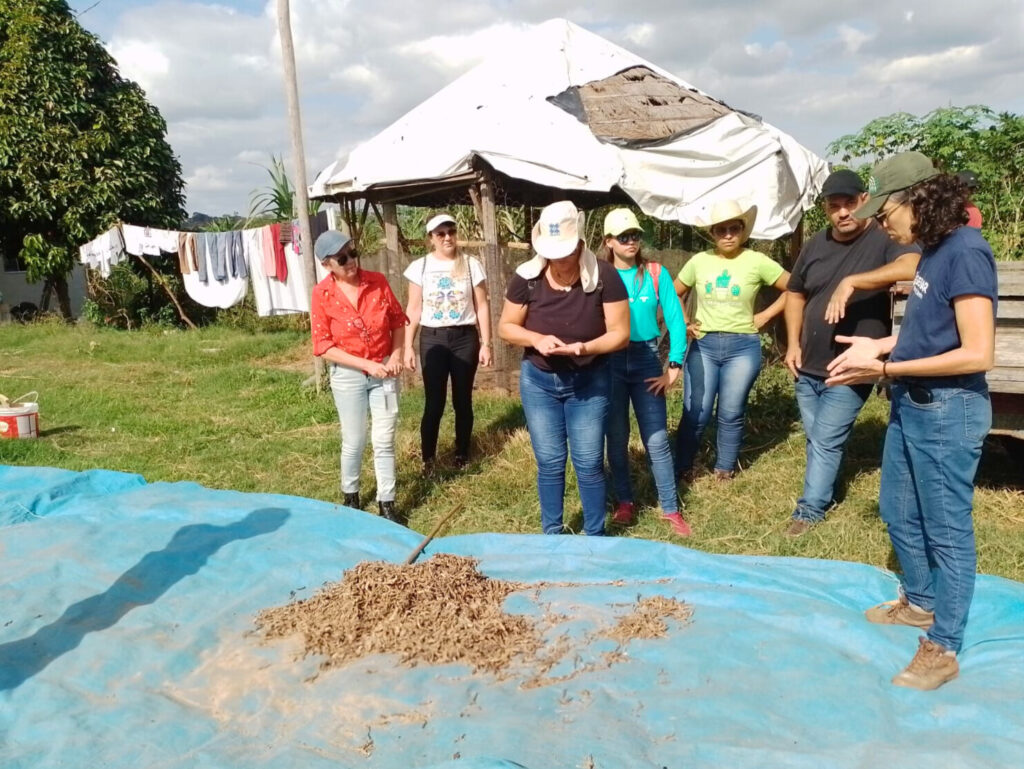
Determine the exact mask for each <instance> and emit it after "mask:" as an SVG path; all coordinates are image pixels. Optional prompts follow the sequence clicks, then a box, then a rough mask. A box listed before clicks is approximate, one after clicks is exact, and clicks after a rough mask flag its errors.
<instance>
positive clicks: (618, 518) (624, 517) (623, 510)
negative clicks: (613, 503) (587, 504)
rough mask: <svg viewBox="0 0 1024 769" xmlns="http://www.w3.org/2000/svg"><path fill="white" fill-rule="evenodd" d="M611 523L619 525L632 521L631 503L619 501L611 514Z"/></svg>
mask: <svg viewBox="0 0 1024 769" xmlns="http://www.w3.org/2000/svg"><path fill="white" fill-rule="evenodd" d="M612 523H616V524H618V525H619V526H629V525H630V524H631V523H633V503H632V502H619V506H618V507H617V508H615V512H614V513H613V514H612Z"/></svg>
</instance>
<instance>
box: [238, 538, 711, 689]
mask: <svg viewBox="0 0 1024 769" xmlns="http://www.w3.org/2000/svg"><path fill="white" fill-rule="evenodd" d="M477 563H478V562H477V561H476V559H473V558H466V557H463V556H456V555H450V554H443V553H442V554H437V555H434V556H433V557H431V558H430V559H428V560H426V561H423V562H421V563H418V564H413V565H410V566H407V565H404V564H394V563H386V562H381V561H372V562H371V561H367V562H363V563H360V564H358V565H356V566H355V567H353V568H352V569H349V570H348V571H346V572H345V574H344V576H343V579H342V580H341V582H337V583H333V584H330V585H327V586H326V587H325V588H324V589H322V590H321V591H319V592H318V593H317V594H316V595H314V596H312V597H311V598H308V599H306V600H302V601H296V602H294V603H291V604H288V605H287V606H282V607H277V608H273V609H267V610H265V611H262V612H260V614H259V615H258V616H257V618H256V624H257V626H258V627H259V628H260V629H261V630H262V632H263V634H264V635H265V637H266V638H268V639H275V638H283V637H289V636H298V637H300V638H301V640H302V643H303V648H304V653H305V654H306V655H309V654H314V655H319V656H321V657H322V659H323V661H322V663H321V669H329V668H336V667H341V666H344V665H346V664H348V663H351V662H354V661H356V660H359V659H362V658H364V657H368V656H370V655H377V654H394V655H397V657H398V660H399V662H400V663H401V664H403V665H407V666H410V667H413V666H416V665H418V664H428V665H439V664H445V663H463V664H466V665H469V666H470V667H471V668H472V669H473V670H474V671H475V672H487V673H493V674H498V675H499V676H500V677H505V676H507V675H509V674H511V673H512V671H514V672H515V674H522V676H523V681H522V683H523V686H525V687H527V688H533V687H536V686H547V685H551V684H554V683H564V682H565V681H567V680H570V679H572V678H575V677H576V676H578V675H581V674H583V673H586V672H589V671H592V670H596V669H602V668H607V667H610V666H611V665H613V664H616V663H618V662H620V661H622V660H623V659H625V655H624V654H623V653H622V651H621V648H620V649H616V650H615V651H612V652H604V653H602V654H601V655H600V659H599V660H595V661H593V662H590V663H582V662H579V660H580V654H579V652H580V651H581V649H582V648H583V647H586V646H588V645H590V644H591V643H592V642H594V641H596V640H598V639H601V638H611V639H612V640H614V641H616V642H617V643H618V644H619V646H620V647H621V646H623V645H624V644H626V643H627V642H629V641H630V640H633V639H654V638H662V637H664V636H665V635H666V634H667V633H668V625H667V623H666V620H668V619H675V620H680V621H684V622H685V621H689V620H690V618H691V617H692V614H693V610H692V608H691V607H690V606H688V605H687V604H686V603H684V602H683V601H680V600H677V599H675V598H668V597H665V596H653V597H648V598H639V597H638V598H637V601H636V603H635V604H630V607H631V609H630V611H629V612H628V613H627V614H625V615H621V616H617V617H615V616H613V617H609V616H608V613H607V612H601V611H600V610H598V611H596V612H595V616H594V617H592V618H590V619H588V620H587V621H588V624H589V623H590V622H592V623H593V625H595V626H596V629H595V630H593V631H592V632H589V633H587V634H586V635H585V636H584V637H582V638H577V639H576V640H573V641H571V640H570V639H569V637H568V636H567V635H565V634H562V635H559V636H557V637H556V638H554V639H553V640H552V641H549V642H547V643H545V641H544V637H545V635H548V637H549V638H550V635H549V632H550V631H551V630H553V629H558V628H559V626H560V625H562V624H564V623H567V622H570V621H574V620H577V621H578V620H579V619H580V617H579V616H578V612H575V611H573V612H572V615H573V616H569V615H568V614H565V613H557V612H554V611H552V610H551V609H550V607H549V608H548V610H547V611H545V612H544V613H543V615H542V616H540V617H533V616H527V615H521V614H509V613H508V612H506V611H505V609H504V603H505V599H506V598H507V597H508V596H509V595H511V594H512V593H516V592H525V591H530V592H532V593H533V599H534V600H535V601H538V604H539V600H538V599H539V595H538V592H539V590H540V589H541V588H542V587H550V586H551V585H547V584H546V583H545V584H544V585H537V584H524V583H519V582H509V581H504V580H498V579H491V578H489V577H487V576H485V575H483V574H481V573H480V571H479V570H478V569H477ZM609 584H613V585H616V586H619V583H609ZM558 585H559V586H572V585H571V583H558ZM590 586H591V587H592V586H593V585H590ZM609 608H610V607H609ZM556 632H557V630H556ZM567 659H576V660H577V662H575V663H574V664H573V665H572V668H573V669H572V670H571V672H568V673H565V674H563V675H558V676H552V675H551V671H552V670H553V669H554V668H555V667H556V666H557V665H559V664H560V663H561V662H562V661H564V660H567Z"/></svg>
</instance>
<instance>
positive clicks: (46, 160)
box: [0, 0, 185, 315]
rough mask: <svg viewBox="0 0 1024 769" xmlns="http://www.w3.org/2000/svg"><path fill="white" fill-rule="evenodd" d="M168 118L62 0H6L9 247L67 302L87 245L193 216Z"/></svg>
mask: <svg viewBox="0 0 1024 769" xmlns="http://www.w3.org/2000/svg"><path fill="white" fill-rule="evenodd" d="M166 134H167V124H166V123H165V122H164V119H163V118H162V117H161V115H160V113H159V111H157V109H156V108H155V107H153V106H152V105H151V104H149V103H148V102H147V101H146V97H145V94H144V93H143V91H142V89H141V88H140V87H139V86H138V85H136V84H135V83H133V82H131V81H129V80H126V79H124V78H122V77H121V75H120V74H119V73H118V70H117V65H116V63H115V62H114V60H113V59H112V58H111V57H110V56H109V54H107V52H106V50H104V48H103V46H102V44H101V43H100V41H99V40H98V39H97V38H96V37H95V36H94V35H92V34H90V33H89V32H86V31H85V30H84V29H83V28H82V27H81V25H79V24H78V22H77V21H76V20H75V18H74V17H73V16H72V14H71V11H70V9H69V8H68V5H67V3H66V2H64V0H0V248H3V249H5V250H7V251H8V252H12V253H18V254H20V256H21V258H22V260H23V261H24V263H25V265H26V271H27V278H28V280H30V281H32V282H36V281H39V280H46V281H49V282H50V283H51V284H52V285H53V286H55V288H56V289H57V294H58V297H59V298H60V300H61V309H62V310H63V311H64V313H65V315H67V314H69V312H70V306H69V304H68V301H67V283H66V278H67V275H68V273H70V271H71V270H72V268H73V267H74V263H75V259H76V257H77V250H78V246H79V245H81V244H82V243H85V242H87V241H89V240H91V239H92V238H94V237H96V236H97V235H99V234H100V233H101V232H103V231H105V230H106V229H108V228H109V227H111V226H112V225H113V224H115V223H116V222H117V221H118V220H121V221H125V222H130V223H132V224H142V225H149V226H155V227H169V228H175V227H177V226H179V224H180V223H181V221H182V220H183V219H184V217H185V211H184V209H183V203H184V196H183V187H184V184H183V182H182V179H181V166H180V165H179V163H178V161H177V159H176V158H175V156H174V153H173V152H172V151H171V148H170V146H169V145H168V144H167V141H166Z"/></svg>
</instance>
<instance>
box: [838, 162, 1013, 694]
mask: <svg viewBox="0 0 1024 769" xmlns="http://www.w3.org/2000/svg"><path fill="white" fill-rule="evenodd" d="M868 190H869V192H870V193H871V195H872V197H871V199H870V200H869V201H868V202H867V203H865V204H864V205H863V206H862V207H861V208H859V209H858V210H857V211H856V213H855V215H856V216H857V217H858V218H866V217H868V216H873V217H875V219H877V220H878V222H879V223H880V224H881V225H882V226H883V227H884V228H885V230H886V231H887V232H888V233H889V236H890V237H891V238H892V239H893V240H895V241H897V242H899V243H907V244H909V243H912V242H914V241H915V240H916V241H918V242H919V243H920V244H921V246H922V255H921V261H920V263H919V264H918V268H917V274H916V275H915V277H914V285H913V288H912V291H911V293H910V296H909V298H908V300H907V307H906V312H905V315H904V319H903V325H902V327H901V328H900V331H899V336H898V337H895V336H893V337H888V338H887V339H877V340H875V339H866V338H864V337H838V336H837V337H836V340H837V341H840V342H849V343H850V348H849V349H848V350H847V351H846V352H844V353H843V354H842V355H840V356H839V357H837V358H836V359H835V360H834V361H832V363H830V364H829V373H830V375H831V377H830V378H829V379H828V380H827V383H828V384H853V383H857V382H866V381H872V380H875V379H878V378H880V377H881V378H891V379H892V380H893V383H892V407H891V413H890V417H889V428H888V430H887V432H886V435H885V449H884V452H883V455H882V482H881V490H880V492H879V500H878V506H879V510H880V512H881V515H882V519H883V520H884V521H885V522H886V525H887V526H888V529H889V538H890V539H891V540H892V546H893V550H895V552H896V555H897V557H898V558H899V561H900V567H901V568H902V571H903V576H902V585H901V591H900V595H899V598H898V599H897V600H895V601H889V602H887V603H883V604H881V605H879V606H876V607H874V608H872V609H869V610H868V611H867V612H866V615H867V618H868V619H869V620H870V621H872V622H878V623H883V624H898V625H912V626H914V627H919V628H922V629H927V633H928V635H927V637H926V638H925V637H922V638H921V640H920V643H919V645H918V650H917V654H916V655H915V656H914V658H913V660H911V662H910V664H909V665H908V666H907V667H906V669H904V670H903V671H902V672H901V673H899V674H897V675H896V677H895V678H893V683H894V684H896V685H898V686H909V687H913V688H915V689H935V688H937V687H939V686H941V685H942V684H944V683H945V682H946V681H949V680H951V679H953V678H955V677H956V676H957V675H958V673H959V669H960V668H959V664H958V663H957V660H956V654H957V652H959V651H960V647H961V645H962V644H963V635H964V627H965V626H966V624H967V612H968V609H969V608H970V604H971V598H972V597H973V594H974V575H975V571H976V569H977V554H976V552H975V545H974V521H973V518H972V514H971V510H972V504H973V497H974V475H975V473H976V472H977V470H978V462H979V460H980V458H981V447H982V442H983V441H984V439H985V435H986V434H987V433H988V430H989V428H990V427H991V425H992V405H991V402H990V400H989V395H988V386H987V384H986V382H985V373H984V372H985V371H988V370H989V369H991V368H992V365H993V360H994V357H995V314H996V302H997V297H998V291H997V287H996V268H995V260H994V259H993V257H992V249H991V248H990V247H989V245H988V243H987V242H986V241H985V239H984V238H982V237H981V234H980V233H979V232H978V230H976V229H973V228H971V227H967V226H966V224H967V214H966V213H965V211H964V205H965V203H966V200H967V189H966V187H965V186H964V185H963V183H962V182H961V181H960V180H958V179H957V178H956V177H954V176H950V175H948V174H940V173H939V172H938V171H936V170H935V168H934V167H933V166H932V163H931V161H930V160H929V159H928V158H927V157H925V156H924V155H922V154H921V153H919V152H904V153H901V154H900V155H895V156H893V157H891V158H888V159H886V160H884V161H882V162H881V163H879V164H878V165H877V166H875V168H874V169H873V171H872V177H871V180H870V182H869V185H868Z"/></svg>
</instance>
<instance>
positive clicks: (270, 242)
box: [249, 224, 277, 278]
mask: <svg viewBox="0 0 1024 769" xmlns="http://www.w3.org/2000/svg"><path fill="white" fill-rule="evenodd" d="M262 232H263V236H262V238H261V240H262V241H263V274H264V275H266V276H267V277H268V278H276V277H277V259H276V257H275V255H274V243H275V242H276V241H277V233H276V232H274V225H272V224H268V225H267V226H265V227H263V228H262ZM249 264H250V266H251V265H252V262H251V261H250V262H249Z"/></svg>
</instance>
